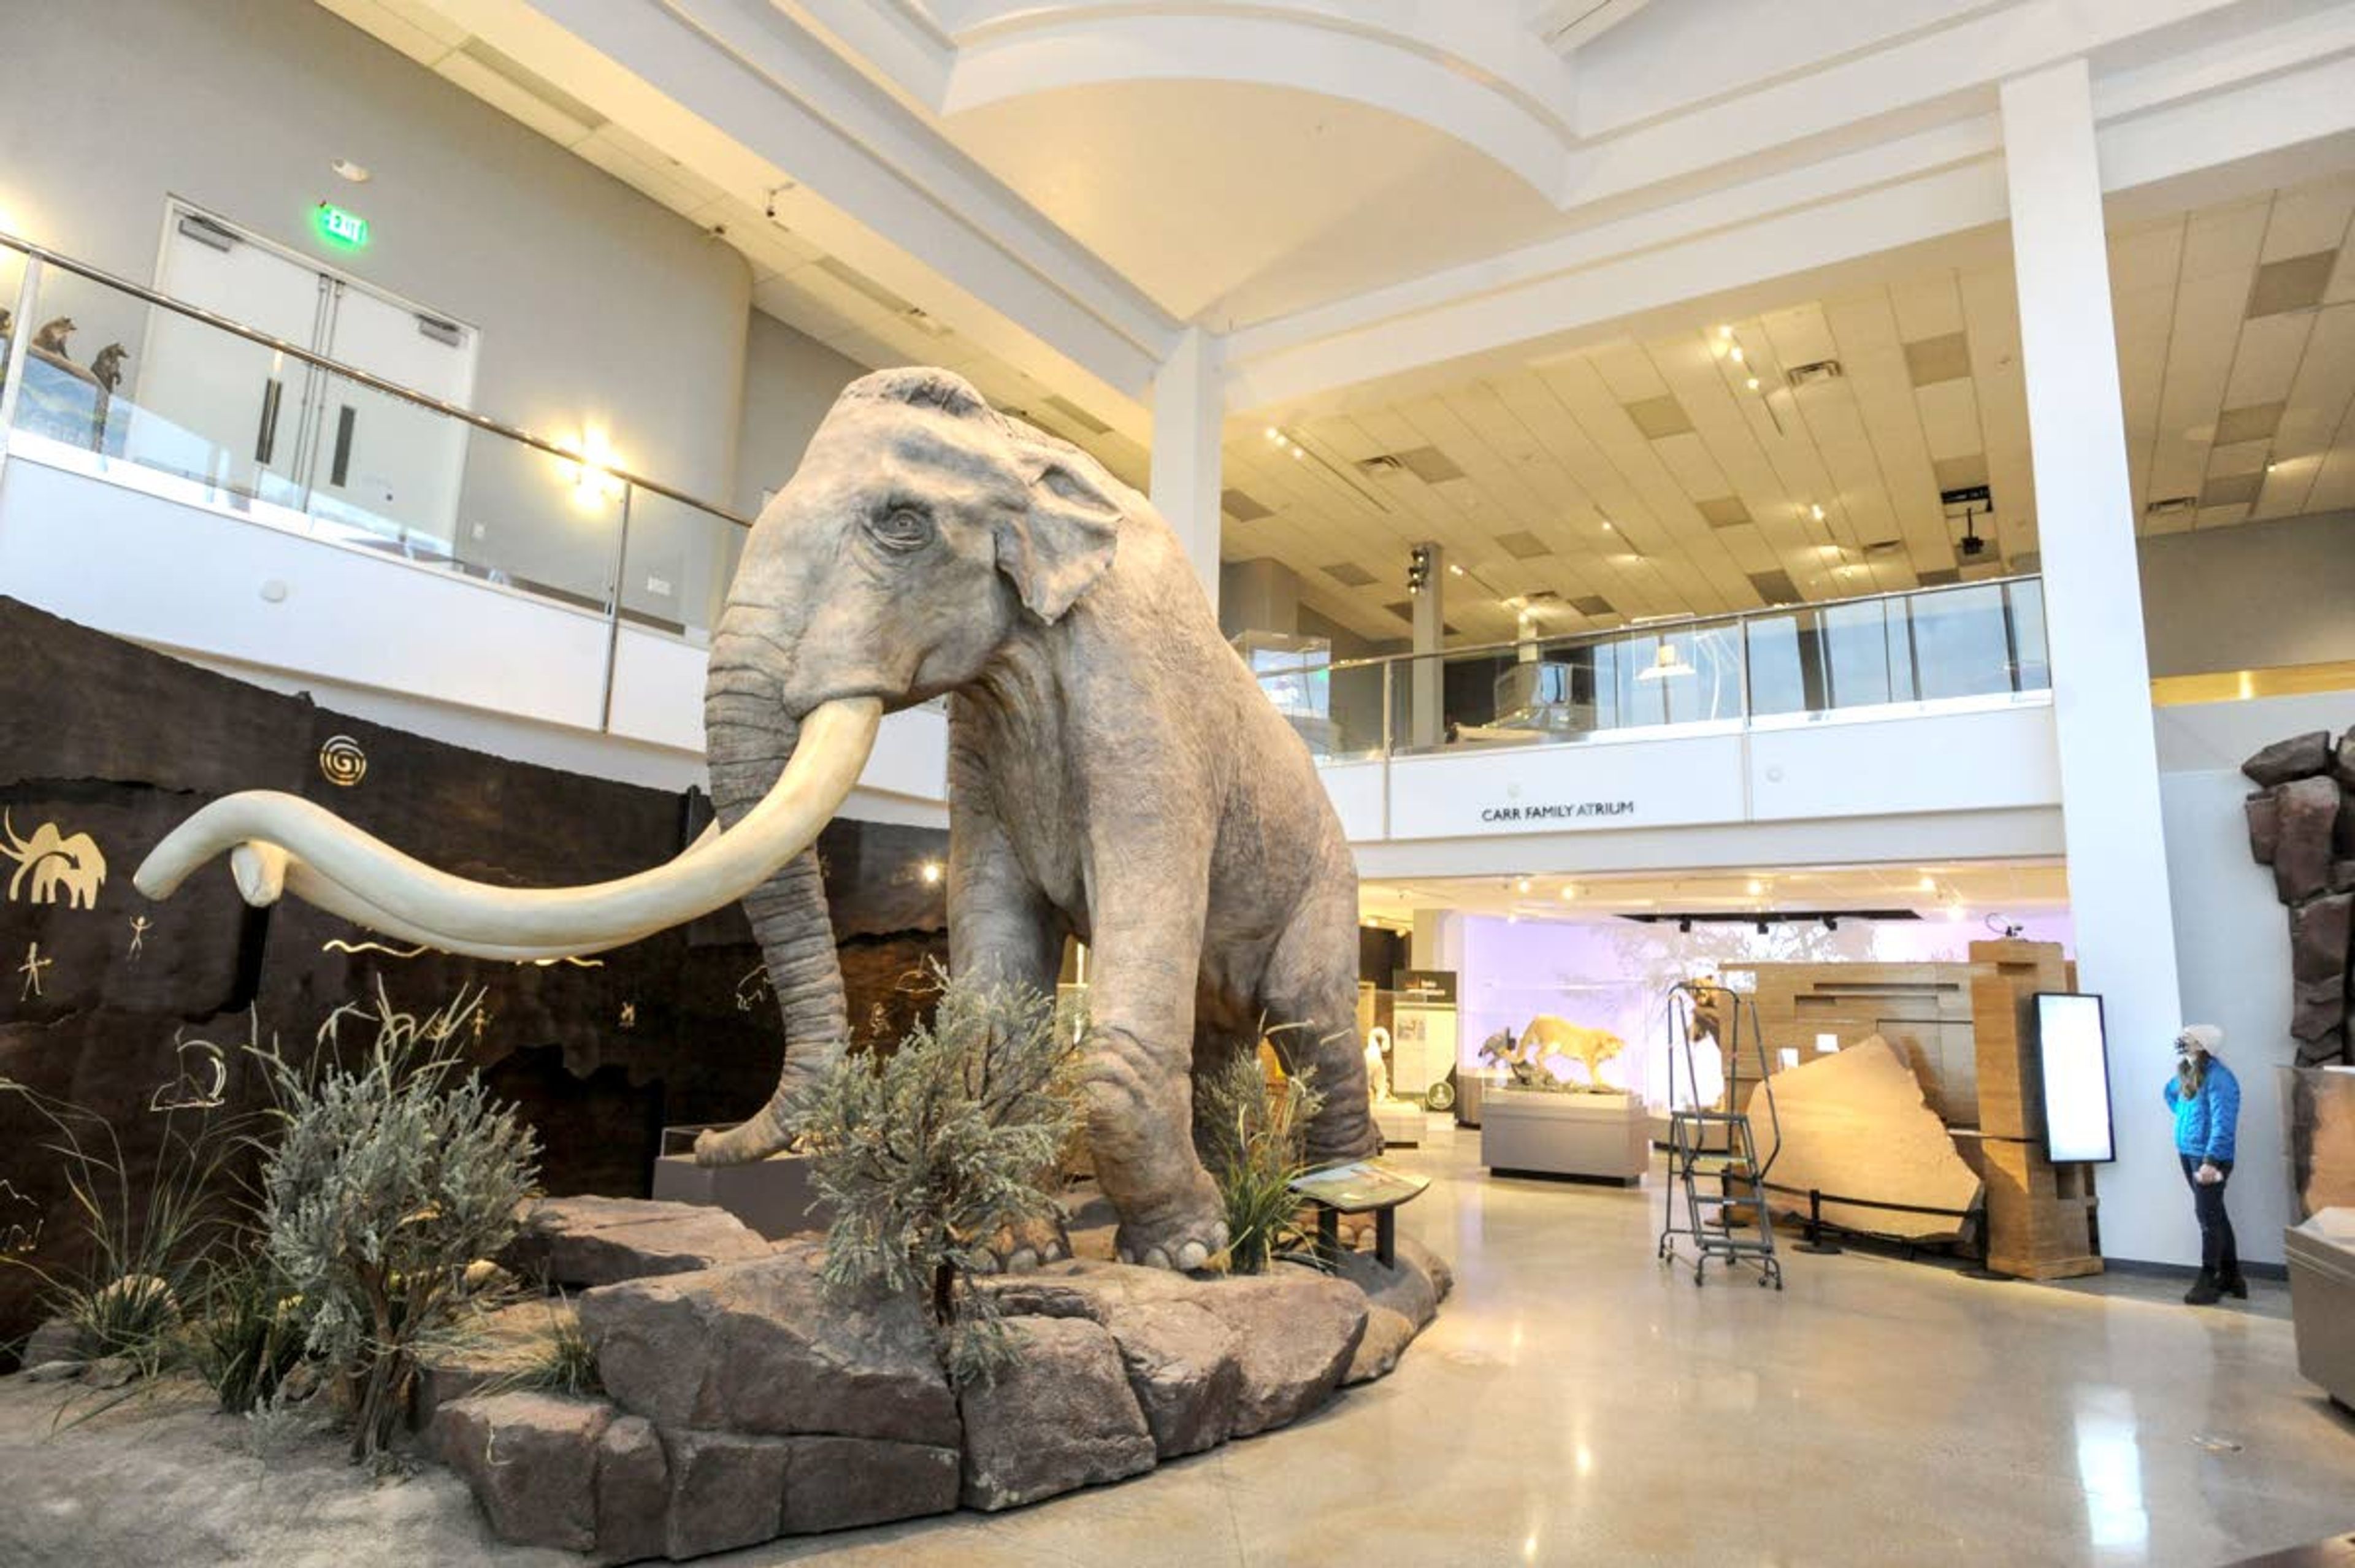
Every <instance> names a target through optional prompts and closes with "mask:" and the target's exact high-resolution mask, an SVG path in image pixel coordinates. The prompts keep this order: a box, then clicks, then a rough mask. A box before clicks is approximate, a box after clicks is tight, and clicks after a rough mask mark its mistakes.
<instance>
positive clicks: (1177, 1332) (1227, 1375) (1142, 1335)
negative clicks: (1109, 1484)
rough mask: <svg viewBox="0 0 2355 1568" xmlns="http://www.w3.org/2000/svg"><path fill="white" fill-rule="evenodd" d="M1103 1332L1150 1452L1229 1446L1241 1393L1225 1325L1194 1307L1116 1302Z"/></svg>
mask: <svg viewBox="0 0 2355 1568" xmlns="http://www.w3.org/2000/svg"><path fill="white" fill-rule="evenodd" d="M1108 1326H1109V1328H1111V1331H1112V1336H1113V1339H1114V1341H1115V1342H1116V1343H1117V1344H1118V1345H1119V1347H1120V1360H1121V1365H1122V1367H1123V1368H1124V1370H1125V1371H1127V1373H1128V1388H1129V1392H1131V1393H1132V1394H1134V1395H1135V1398H1136V1404H1137V1408H1138V1409H1139V1410H1140V1411H1142V1412H1143V1413H1144V1414H1145V1424H1146V1429H1147V1430H1148V1431H1150V1432H1151V1433H1152V1434H1153V1449H1154V1452H1155V1453H1156V1454H1158V1455H1159V1456H1161V1457H1162V1458H1164V1459H1171V1458H1175V1457H1177V1456H1178V1455H1180V1454H1199V1453H1200V1452H1201V1451H1202V1450H1203V1449H1205V1448H1214V1447H1216V1446H1218V1445H1220V1444H1221V1443H1224V1442H1225V1441H1226V1440H1227V1438H1228V1437H1229V1435H1231V1434H1232V1433H1233V1431H1234V1427H1235V1407H1236V1405H1237V1404H1238V1403H1240V1402H1241V1398H1242V1390H1243V1371H1242V1364H1241V1361H1240V1360H1238V1359H1237V1356H1236V1351H1237V1349H1238V1346H1237V1343H1236V1339H1235V1331H1234V1329H1233V1328H1231V1327H1230V1326H1229V1325H1228V1324H1227V1323H1226V1322H1225V1321H1224V1320H1222V1319H1221V1318H1220V1317H1219V1316H1218V1315H1217V1314H1216V1313H1214V1312H1211V1311H1210V1310H1209V1308H1207V1307H1203V1306H1202V1305H1201V1304H1200V1303H1199V1302H1194V1301H1174V1300H1173V1301H1156V1300H1150V1299H1147V1300H1139V1301H1125V1302H1122V1303H1119V1304H1118V1305H1117V1306H1115V1307H1114V1309H1113V1310H1112V1311H1111V1313H1110V1314H1109V1315H1108Z"/></svg>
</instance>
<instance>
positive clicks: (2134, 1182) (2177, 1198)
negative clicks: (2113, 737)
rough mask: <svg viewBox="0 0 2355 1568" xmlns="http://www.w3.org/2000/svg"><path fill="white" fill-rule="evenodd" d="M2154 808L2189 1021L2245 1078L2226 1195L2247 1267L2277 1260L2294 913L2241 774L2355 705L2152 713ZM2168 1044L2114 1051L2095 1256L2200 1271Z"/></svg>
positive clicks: (2131, 1044) (2340, 725)
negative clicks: (2275, 744)
mask: <svg viewBox="0 0 2355 1568" xmlns="http://www.w3.org/2000/svg"><path fill="white" fill-rule="evenodd" d="M2350 724H2355V693H2347V692H2340V693H2335V694H2327V695H2318V696H2307V697H2278V698H2267V699H2260V700H2257V701H2253V702H2222V703H2211V704H2201V705H2198V706H2193V707H2182V708H2162V709H2159V710H2158V746H2159V770H2160V771H2159V805H2160V809H2161V811H2162V813H2163V815H2164V817H2165V821H2166V833H2167V867H2168V876H2169V881H2170V882H2171V883H2172V884H2173V886H2174V888H2175V962H2176V966H2177V970H2178V973H2179V976H2180V978H2181V986H2182V994H2183V1021H2185V1022H2187V1023H2212V1024H2215V1025H2217V1026H2219V1027H2220V1028H2222V1029H2223V1031H2224V1048H2223V1051H2222V1053H2221V1054H2222V1057H2223V1059H2224V1060H2225V1061H2228V1062H2230V1063H2231V1064H2232V1071H2233V1072H2235V1073H2236V1074H2237V1075H2238V1076H2239V1078H2240V1080H2241V1095H2242V1098H2241V1123H2240V1129H2239V1149H2240V1157H2239V1160H2238V1163H2237V1164H2236V1166H2235V1168H2234V1169H2233V1172H2232V1188H2231V1190H2230V1192H2229V1194H2228V1202H2229V1204H2230V1208H2231V1212H2232V1225H2233V1230H2234V1231H2235V1232H2236V1233H2237V1235H2238V1237H2239V1240H2240V1243H2241V1255H2242V1256H2243V1257H2244V1258H2250V1259H2254V1260H2255V1261H2257V1262H2260V1263H2279V1262H2280V1261H2281V1259H2282V1227H2283V1226H2284V1225H2285V1224H2286V1222H2287V1219H2288V1189H2289V1179H2288V1174H2287V1169H2286V1166H2285V1165H2284V1163H2283V1160H2284V1157H2283V1153H2282V1130H2281V1095H2280V1090H2279V1086H2278V1083H2277V1082H2276V1080H2277V1076H2278V1070H2279V1069H2280V1068H2281V1067H2283V1066H2286V1065H2287V1064H2288V1063H2289V1062H2290V1061H2292V1060H2294V1056H2295V1052H2294V1050H2293V1048H2292V1045H2291V1042H2290V1038H2289V1015H2290V978H2289V915H2288V912H2286V910H2284V909H2283V907H2282V905H2281V902H2280V901H2279V900H2278V899H2276V898H2275V896H2274V880H2273V873H2272V871H2270V870H2269V869H2266V868H2264V867H2263V866H2260V865H2258V864H2257V863H2256V861H2254V859H2251V858H2250V856H2249V834H2248V827H2247V823H2246V819H2245V818H2244V817H2243V815H2242V811H2241V803H2242V801H2243V799H2244V798H2246V796H2247V795H2249V793H2250V792H2251V791H2252V790H2253V789H2254V787H2255V786H2254V785H2253V784H2250V783H2249V781H2248V780H2247V779H2245V778H2243V777H2242V776H2241V773H2240V771H2239V769H2240V763H2241V761H2242V759H2243V758H2244V757H2246V756H2247V755H2248V754H2249V753H2250V752H2254V751H2255V750H2256V749H2257V748H2258V747H2260V746H2262V745H2264V744H2266V743H2267V742H2269V741H2277V740H2281V739H2283V738H2285V737H2287V736H2290V735H2296V734H2298V733H2301V732H2303V731H2312V730H2329V731H2333V732H2334V733H2337V732H2341V731H2345V730H2346V729H2347V727H2348V726H2349V725H2350ZM2174 1061H2175V1058H2174V1043H2173V1040H2172V1037H2169V1038H2167V1039H2159V1040H2119V1039H2115V1038H2113V1039H2112V1040H2111V1041H2110V1098H2111V1103H2112V1106H2113V1109H2114V1111H2115V1115H2116V1116H2117V1118H2118V1127H2119V1133H2120V1136H2119V1143H2118V1163H2117V1165H2115V1167H2113V1168H2111V1169H2109V1170H2107V1171H2105V1172H2103V1174H2102V1178H2101V1191H2102V1249H2103V1251H2104V1252H2105V1253H2107V1254H2109V1255H2110V1256H2112V1257H2127V1258H2147V1259H2153V1260H2157V1261H2160V1262H2166V1263H2175V1264H2197V1263H2198V1262H2199V1261H2200V1232H2199V1231H2198V1229H2197V1228H2196V1227H2195V1225H2194V1224H2193V1222H2192V1219H2191V1199H2190V1194H2189V1193H2188V1192H2186V1191H2185V1189H2184V1186H2183V1176H2182V1171H2181V1168H2179V1166H2178V1165H2177V1164H2176V1162H2175V1149H2174V1141H2173V1137H2172V1136H2171V1132H2170V1126H2171V1124H2170V1123H2169V1119H2168V1115H2167V1112H2166V1108H2165V1106H2164V1105H2163V1104H2161V1103H2160V1099H2159V1092H2160V1088H2161V1086H2162V1085H2163V1084H2164V1083H2166V1081H2167V1076H2168V1074H2169V1072H2171V1071H2173V1068H2174Z"/></svg>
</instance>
